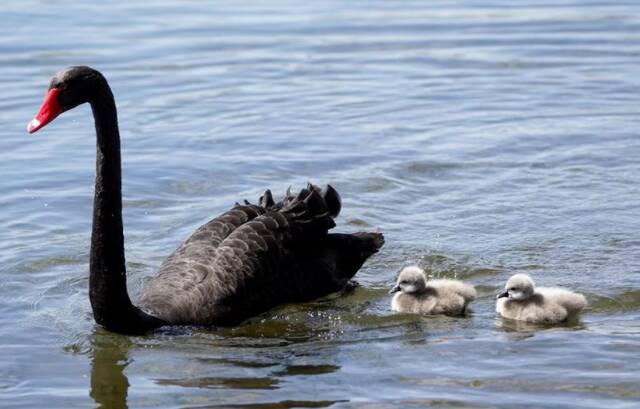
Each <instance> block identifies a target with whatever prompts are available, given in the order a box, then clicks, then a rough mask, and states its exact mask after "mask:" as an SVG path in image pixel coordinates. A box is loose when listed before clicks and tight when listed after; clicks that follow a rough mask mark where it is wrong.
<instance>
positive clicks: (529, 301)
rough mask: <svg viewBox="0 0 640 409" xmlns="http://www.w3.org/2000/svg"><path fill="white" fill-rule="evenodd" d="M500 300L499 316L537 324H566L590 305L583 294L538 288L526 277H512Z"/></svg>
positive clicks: (499, 296) (499, 297)
mask: <svg viewBox="0 0 640 409" xmlns="http://www.w3.org/2000/svg"><path fill="white" fill-rule="evenodd" d="M497 298H498V301H497V303H496V312H498V314H500V315H501V316H503V317H505V318H509V319H513V320H519V321H526V322H530V323H534V324H538V323H540V324H541V323H548V324H555V323H559V322H562V321H565V320H567V319H570V318H572V317H574V316H576V315H577V314H579V313H580V311H582V309H583V308H584V307H585V306H586V305H587V300H586V299H585V298H584V295H582V294H578V293H574V292H572V291H569V290H563V289H562V288H544V287H538V288H536V287H535V284H534V282H533V280H532V279H531V277H529V276H528V275H526V274H516V275H514V276H512V277H511V278H510V279H509V280H508V281H507V284H506V285H505V287H504V291H503V292H501V293H500V294H498V296H497Z"/></svg>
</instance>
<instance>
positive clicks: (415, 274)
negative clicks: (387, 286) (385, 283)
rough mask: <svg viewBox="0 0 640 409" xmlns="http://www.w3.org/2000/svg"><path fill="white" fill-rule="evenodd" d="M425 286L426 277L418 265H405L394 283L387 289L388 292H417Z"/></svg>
mask: <svg viewBox="0 0 640 409" xmlns="http://www.w3.org/2000/svg"><path fill="white" fill-rule="evenodd" d="M426 286H427V278H426V276H425V274H424V271H423V270H422V269H421V268H420V267H415V266H411V267H405V268H404V269H402V271H401V272H400V274H399V275H398V279H397V280H396V285H395V286H394V287H393V288H392V289H391V291H389V294H393V293H397V292H398V291H402V292H403V293H408V294H411V293H418V292H421V291H423V290H424V289H425V287H426Z"/></svg>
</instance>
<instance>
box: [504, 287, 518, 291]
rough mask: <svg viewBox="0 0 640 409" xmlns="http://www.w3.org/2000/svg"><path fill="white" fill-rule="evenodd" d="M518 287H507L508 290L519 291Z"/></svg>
mask: <svg viewBox="0 0 640 409" xmlns="http://www.w3.org/2000/svg"><path fill="white" fill-rule="evenodd" d="M517 290H518V289H517V288H516V287H511V288H507V291H517Z"/></svg>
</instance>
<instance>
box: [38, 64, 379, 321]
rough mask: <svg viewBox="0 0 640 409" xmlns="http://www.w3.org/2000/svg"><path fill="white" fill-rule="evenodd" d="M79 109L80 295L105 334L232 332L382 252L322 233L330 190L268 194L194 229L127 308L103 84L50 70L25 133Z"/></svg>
mask: <svg viewBox="0 0 640 409" xmlns="http://www.w3.org/2000/svg"><path fill="white" fill-rule="evenodd" d="M85 102H88V103H89V104H90V105H91V110H92V112H93V117H94V120H95V127H96V134H97V151H96V180H95V196H94V202H93V228H92V232H91V255H90V277H89V287H90V290H89V295H90V300H91V307H92V309H93V316H94V318H95V320H96V322H97V323H98V324H99V325H102V326H103V327H105V328H106V329H108V330H110V331H114V332H119V333H124V334H141V333H145V332H147V331H150V330H152V329H154V328H158V327H161V326H163V325H207V326H231V325H237V324H239V323H240V322H242V321H244V320H246V319H247V318H250V317H252V316H254V315H257V314H259V313H262V312H265V311H267V310H268V309H270V308H272V307H275V306H277V305H279V304H283V303H288V302H302V301H309V300H312V299H315V298H318V297H321V296H324V295H327V294H330V293H332V292H336V291H339V290H341V289H342V288H344V286H345V285H346V284H347V282H348V281H349V280H350V279H351V278H352V277H353V276H354V275H355V273H356V272H357V271H358V269H360V267H361V266H362V264H363V263H364V262H365V261H366V260H367V258H369V256H371V255H372V254H374V253H376V252H377V251H378V250H379V249H380V247H381V246H382V245H383V244H384V238H383V236H382V234H380V233H354V234H335V233H334V234H329V233H328V230H329V229H331V228H333V227H334V226H335V223H334V221H333V219H334V217H336V216H337V215H338V213H339V212H340V208H341V203H340V196H339V195H338V193H337V192H336V191H335V190H334V189H333V188H332V187H331V186H327V187H326V188H325V189H323V190H321V189H319V188H318V187H316V186H314V185H311V184H309V185H308V186H307V187H306V188H305V189H302V190H301V191H300V193H299V194H297V195H291V194H290V193H289V192H287V194H286V195H285V197H284V199H283V200H282V201H280V202H277V203H276V202H275V201H274V200H273V198H272V195H271V192H270V191H268V190H267V191H266V192H265V193H264V195H262V196H261V197H260V199H259V203H258V204H250V203H249V202H246V201H245V204H244V205H240V204H236V206H235V207H233V208H232V209H231V210H229V211H228V212H226V213H224V214H222V215H220V216H218V217H216V218H215V219H213V220H211V221H210V222H208V223H207V224H205V225H203V226H201V227H200V228H198V229H197V230H196V231H195V232H194V233H193V235H192V236H191V237H189V238H188V239H187V241H185V242H184V243H183V244H182V245H181V246H180V247H178V249H177V250H176V251H175V252H174V253H173V254H172V255H171V256H169V258H167V260H166V261H165V262H164V263H163V264H162V266H161V267H160V271H159V272H158V273H157V275H156V276H155V277H153V278H152V279H151V280H150V281H149V282H148V284H147V285H146V286H145V288H144V289H143V290H142V293H141V296H140V300H139V302H138V306H135V305H133V304H132V302H131V300H130V298H129V295H128V293H127V287H126V270H125V258H124V236H123V229H122V192H121V172H120V135H119V131H118V119H117V113H116V104H115V101H114V98H113V94H112V93H111V89H110V88H109V85H108V83H107V80H106V79H105V78H104V76H103V75H102V74H101V73H100V72H98V71H96V70H94V69H92V68H89V67H70V68H67V69H65V70H63V71H61V72H59V73H58V74H56V75H55V76H54V77H53V78H52V80H51V84H50V85H49V91H48V93H47V95H46V97H45V100H44V102H43V104H42V107H41V108H40V111H39V112H38V114H37V115H36V117H35V118H34V119H33V120H32V121H31V122H30V123H29V125H28V127H27V130H28V132H29V133H33V132H35V131H37V130H38V129H40V128H42V127H43V126H45V125H46V124H47V123H49V122H51V121H52V120H53V119H54V118H55V117H56V116H58V115H59V114H61V113H62V112H65V111H68V110H70V109H72V108H75V107H76V106H78V105H80V104H83V103H85Z"/></svg>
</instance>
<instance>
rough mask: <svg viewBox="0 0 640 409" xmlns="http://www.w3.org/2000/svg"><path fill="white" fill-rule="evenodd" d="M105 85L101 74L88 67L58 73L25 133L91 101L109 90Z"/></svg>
mask: <svg viewBox="0 0 640 409" xmlns="http://www.w3.org/2000/svg"><path fill="white" fill-rule="evenodd" d="M106 83H107V81H106V80H105V78H104V77H103V76H102V74H100V73H99V72H98V71H96V70H94V69H93V68H89V67H69V68H66V69H64V70H62V71H60V72H58V73H57V74H56V75H54V76H53V78H52V79H51V83H50V84H49V90H48V91H47V95H46V96H45V97H44V102H43V103H42V106H41V107H40V111H38V113H37V114H36V116H35V117H34V118H33V119H32V120H31V122H29V125H27V131H28V132H29V133H34V132H36V131H37V130H38V129H40V128H42V127H44V126H45V125H46V124H48V123H49V122H51V121H53V120H54V119H55V118H56V117H57V116H58V115H60V114H61V113H63V112H65V111H68V110H70V109H73V108H75V107H77V106H78V105H80V104H83V103H85V102H89V101H91V100H92V98H95V97H96V96H98V95H99V91H100V90H105V89H106V90H109V87H108V86H107V87H106V88H105V87H104V86H105V85H106ZM109 93H110V91H109ZM109 96H110V97H112V96H111V95H109Z"/></svg>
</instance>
